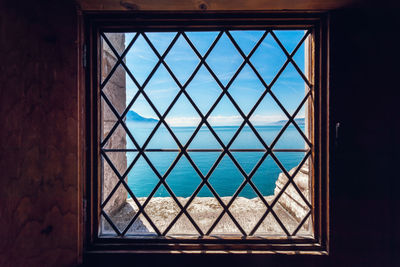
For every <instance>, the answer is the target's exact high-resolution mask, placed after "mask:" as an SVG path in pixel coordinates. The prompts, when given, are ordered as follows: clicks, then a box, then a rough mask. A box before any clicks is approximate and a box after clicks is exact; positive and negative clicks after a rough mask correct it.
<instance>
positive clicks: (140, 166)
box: [126, 121, 305, 198]
mask: <svg viewBox="0 0 400 267" xmlns="http://www.w3.org/2000/svg"><path fill="white" fill-rule="evenodd" d="M127 126H128V128H129V130H130V131H131V133H132V135H133V137H134V138H135V140H136V142H137V143H138V144H139V145H140V146H142V145H143V144H144V143H145V141H146V139H147V138H148V136H149V134H150V132H151V131H152V130H153V129H154V126H155V123H137V122H129V121H127ZM299 126H300V128H301V129H302V130H303V132H304V125H302V124H300V125H299ZM282 127H283V125H267V126H255V128H256V130H257V132H258V133H259V135H260V137H261V138H262V140H264V142H265V143H266V144H267V145H271V143H272V142H273V141H274V139H275V137H276V136H277V135H278V133H279V132H280V130H281V129H282ZM238 128H239V126H214V127H213V129H214V131H215V133H216V134H217V136H218V137H219V138H220V140H221V142H223V143H224V145H227V144H228V143H229V142H230V140H231V139H232V137H233V136H234V134H235V132H236V131H237V130H238ZM171 129H172V131H173V132H174V133H175V135H176V138H177V139H179V141H180V142H181V143H182V145H183V146H184V145H186V143H187V142H188V140H189V138H190V137H191V136H192V135H193V132H194V131H195V129H196V127H171ZM127 148H130V149H134V148H135V146H134V144H133V142H132V141H131V140H130V138H129V137H128V136H127ZM177 148H178V145H177V143H176V142H175V141H174V138H173V137H172V136H171V134H170V133H169V131H168V130H167V129H166V128H165V127H164V126H162V127H160V128H159V129H158V130H157V132H156V133H155V134H154V136H153V137H152V138H151V139H150V142H148V144H147V146H146V149H177ZM187 148H188V149H189V150H190V149H221V145H220V144H219V143H218V141H217V139H216V138H215V137H214V136H213V134H212V133H211V132H210V130H209V129H208V128H207V127H206V126H203V127H201V128H200V130H199V131H198V132H197V134H196V135H195V137H194V138H193V139H192V141H191V142H190V144H189V145H188V147H187ZM263 148H264V147H263V145H262V143H261V142H260V141H259V140H258V138H257V137H256V135H255V134H254V132H253V131H252V129H251V128H250V127H249V126H245V127H243V129H242V130H241V131H240V133H239V134H238V136H237V138H236V139H235V140H234V142H233V143H232V144H231V146H230V149H263ZM304 148H305V141H304V139H303V138H302V136H301V135H300V133H299V132H298V131H297V129H296V128H295V127H294V126H293V125H290V126H289V127H288V128H287V129H286V130H285V132H284V133H283V135H282V136H281V137H280V138H279V139H278V141H277V142H276V144H275V146H274V149H304ZM231 153H232V155H233V156H234V158H235V159H236V160H237V162H238V163H239V165H240V166H241V168H242V169H243V171H244V172H246V173H247V174H248V175H249V174H250V173H252V170H253V168H254V167H255V165H256V164H257V162H258V161H259V160H260V159H261V158H262V156H263V154H264V153H265V152H234V151H232V152H231ZM145 154H146V155H147V157H148V159H149V160H150V161H151V163H152V164H153V165H154V167H155V168H156V170H157V171H158V173H159V174H160V175H164V173H165V172H166V171H167V170H168V168H169V167H170V166H171V164H172V163H173V161H174V160H175V159H176V157H177V155H178V152H165V151H163V152H154V151H149V152H145ZM188 154H189V156H190V157H191V159H192V160H193V162H194V163H195V165H196V166H197V167H198V169H199V171H200V172H201V173H202V174H203V175H204V176H207V175H208V172H209V171H210V169H211V167H212V166H213V164H214V163H215V161H216V160H217V158H218V157H219V156H220V154H221V152H220V151H218V152H198V151H192V152H188ZM126 155H127V161H128V166H129V164H130V163H131V162H132V161H133V159H134V158H135V157H136V155H137V152H127V153H126ZM274 155H275V156H276V158H277V159H278V160H279V162H280V163H281V164H282V165H283V167H284V168H285V169H286V170H287V171H289V170H291V169H292V168H294V167H296V166H298V165H299V163H300V162H301V160H302V159H303V158H304V156H305V153H304V152H274ZM281 172H282V170H281V169H280V168H279V166H278V165H277V163H276V162H275V160H274V159H273V158H272V157H271V156H270V155H269V156H267V157H266V158H265V160H264V161H263V162H262V164H261V165H260V167H259V168H258V169H257V171H256V172H255V173H254V174H253V176H252V178H251V181H253V183H254V185H256V186H257V188H258V190H259V191H260V192H261V194H262V195H264V196H269V195H273V194H274V188H275V182H276V180H277V178H278V176H279V174H280V173H281ZM208 181H209V183H210V184H211V185H212V187H213V188H214V189H215V191H216V192H217V194H218V195H219V196H220V197H226V196H232V195H233V194H234V193H235V192H236V190H237V189H238V187H239V186H240V185H241V184H242V182H243V181H244V177H243V175H242V174H241V172H240V171H239V169H238V168H237V166H235V164H234V163H233V161H232V159H231V158H230V157H229V156H228V155H227V154H225V155H224V157H223V158H222V160H221V161H220V162H219V164H218V165H217V167H216V168H215V170H214V171H213V172H212V173H211V175H210V176H209V178H208ZM158 182H159V178H158V176H157V175H156V174H155V173H154V171H153V170H152V168H151V167H150V166H149V164H148V163H147V162H146V160H145V159H144V158H143V156H140V158H139V159H138V160H137V161H136V163H135V164H134V166H133V168H132V169H131V170H130V172H129V174H128V181H127V184H128V186H129V187H130V189H131V190H132V192H133V193H134V194H135V196H136V197H147V196H149V194H150V193H151V192H152V190H153V189H154V187H155V186H156V185H157V183H158ZM201 182H202V179H201V178H200V176H199V174H198V173H197V172H196V171H195V169H194V168H193V166H192V165H191V163H190V162H189V160H188V159H187V158H186V157H185V156H182V157H180V159H179V160H178V162H177V163H176V165H175V167H174V168H173V169H172V171H171V172H170V173H169V175H168V176H167V178H166V183H167V184H168V186H169V187H170V188H171V190H172V191H173V192H174V194H175V196H177V197H190V196H191V195H192V194H193V192H194V191H195V190H196V188H197V187H198V186H199V185H200V183H201ZM169 196H170V194H169V193H168V191H167V190H166V188H165V187H164V186H163V185H161V186H160V187H159V189H158V190H157V191H156V192H155V194H154V197H169ZM197 196H199V197H211V196H213V194H212V193H211V191H210V190H209V188H207V186H205V185H204V186H203V187H202V189H201V190H200V191H199V192H198V194H197ZM239 196H240V197H245V198H254V197H257V195H256V193H255V192H254V190H253V189H252V188H251V186H250V185H249V184H247V185H246V186H245V187H244V189H243V190H242V191H241V192H240V193H239ZM128 197H130V196H129V194H128Z"/></svg>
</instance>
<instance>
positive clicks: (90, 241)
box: [83, 11, 332, 255]
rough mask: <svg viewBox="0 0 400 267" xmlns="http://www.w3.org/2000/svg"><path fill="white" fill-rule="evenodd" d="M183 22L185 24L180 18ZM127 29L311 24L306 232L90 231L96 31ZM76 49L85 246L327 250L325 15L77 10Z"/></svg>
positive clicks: (95, 195) (96, 164)
mask: <svg viewBox="0 0 400 267" xmlns="http://www.w3.org/2000/svg"><path fill="white" fill-rule="evenodd" d="M188 25H189V26H188ZM132 27H135V29H140V30H146V29H151V28H158V29H159V28H168V29H175V30H186V29H189V28H193V27H194V28H201V29H210V30H212V29H217V30H219V29H221V28H223V27H229V28H234V29H236V28H237V29H246V28H251V29H255V28H257V27H258V28H268V27H274V28H275V27H279V28H288V27H290V28H293V27H299V28H309V29H313V32H312V37H313V39H314V41H313V42H312V43H313V44H314V47H312V48H311V49H312V50H313V55H314V56H313V57H312V62H311V64H310V65H312V68H313V71H312V73H313V75H314V77H313V80H314V87H313V88H312V96H311V97H312V100H313V102H314V109H313V110H311V113H312V114H313V116H311V117H312V118H313V122H312V124H313V125H314V130H313V133H312V137H311V138H312V139H311V140H312V143H313V144H314V147H313V149H312V158H313V161H314V166H313V174H312V179H311V181H312V182H311V184H312V198H311V203H312V206H313V209H312V218H313V227H314V238H308V239H305V238H297V237H290V238H260V237H246V238H232V237H227V238H213V237H202V238H196V239H187V238H170V237H162V238H160V237H158V238H149V239H132V238H101V237H98V225H99V218H100V199H101V197H100V193H101V188H100V186H101V183H100V178H99V177H100V175H99V174H100V173H101V164H100V151H99V146H98V144H97V143H98V133H99V131H98V127H99V121H100V112H98V111H99V107H100V94H99V89H98V88H99V85H98V84H97V80H98V79H96V77H98V76H99V71H100V70H99V64H98V58H99V55H100V53H101V51H100V48H99V47H98V46H97V44H98V43H99V40H100V32H101V31H104V30H106V29H113V30H116V29H117V30H118V31H121V32H123V31H129V30H132ZM84 28H85V42H84V43H85V47H86V49H84V50H87V51H88V52H87V53H86V54H85V55H84V60H83V61H84V62H85V63H84V65H85V66H84V67H85V73H86V74H85V87H86V90H85V92H86V101H85V105H86V108H85V110H86V147H87V150H86V151H87V152H86V162H85V166H86V181H85V184H84V188H85V190H84V196H83V199H84V200H85V201H84V203H85V206H86V208H85V209H84V211H83V213H84V214H83V218H84V236H85V238H84V248H85V253H98V252H109V251H119V252H121V251H124V252H127V253H143V252H151V253H177V252H178V253H182V252H190V253H204V252H207V253H261V254H275V253H279V254H281V253H283V254H317V255H327V254H328V251H329V173H330V171H329V170H330V165H331V164H332V163H331V162H330V158H331V157H330V153H331V152H330V147H331V144H332V140H331V139H330V137H329V136H330V135H329V133H330V125H329V75H328V73H329V68H328V63H329V59H328V55H329V54H328V49H329V47H328V35H329V31H328V15H327V14H326V13H321V12H310V13H300V12H275V13H270V12H261V11H260V12H259V11H253V12H123V13H121V12H111V13H110V12H108V13H104V12H86V13H85V14H84Z"/></svg>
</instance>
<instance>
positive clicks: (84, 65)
mask: <svg viewBox="0 0 400 267" xmlns="http://www.w3.org/2000/svg"><path fill="white" fill-rule="evenodd" d="M86 59H87V54H86V44H84V45H83V48H82V65H83V67H84V68H86Z"/></svg>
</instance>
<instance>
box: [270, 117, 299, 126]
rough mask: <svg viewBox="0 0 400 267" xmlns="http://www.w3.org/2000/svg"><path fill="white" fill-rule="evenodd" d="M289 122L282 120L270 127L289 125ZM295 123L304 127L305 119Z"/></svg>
mask: <svg viewBox="0 0 400 267" xmlns="http://www.w3.org/2000/svg"><path fill="white" fill-rule="evenodd" d="M287 121H288V120H281V121H276V122H272V123H271V124H270V125H277V126H278V125H282V126H283V125H285V124H286V123H287ZM294 121H295V122H296V123H297V124H298V125H304V124H305V119H304V118H299V119H294Z"/></svg>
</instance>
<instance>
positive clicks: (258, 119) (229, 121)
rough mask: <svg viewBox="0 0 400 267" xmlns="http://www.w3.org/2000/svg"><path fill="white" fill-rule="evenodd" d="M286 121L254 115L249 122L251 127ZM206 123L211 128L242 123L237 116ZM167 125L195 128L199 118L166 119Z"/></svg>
mask: <svg viewBox="0 0 400 267" xmlns="http://www.w3.org/2000/svg"><path fill="white" fill-rule="evenodd" d="M284 119H287V118H285V117H283V116H280V115H254V116H252V117H251V119H250V122H251V123H252V124H253V125H266V124H268V123H271V122H276V121H279V120H284ZM207 120H208V122H209V123H210V124H211V125H212V126H236V125H240V124H241V123H242V122H243V118H242V117H241V116H239V115H237V116H210V117H209V118H208V119H207ZM166 121H167V123H168V125H170V126H173V127H184V126H197V125H198V124H199V123H200V121H201V119H200V117H193V116H192V117H183V116H182V117H181V116H180V117H170V118H167V119H166Z"/></svg>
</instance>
